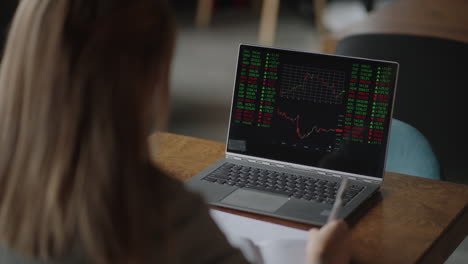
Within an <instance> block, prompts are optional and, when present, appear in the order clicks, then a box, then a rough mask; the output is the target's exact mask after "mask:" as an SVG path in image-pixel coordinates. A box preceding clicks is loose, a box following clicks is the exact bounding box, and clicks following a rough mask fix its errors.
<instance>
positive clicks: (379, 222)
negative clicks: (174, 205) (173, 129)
mask: <svg viewBox="0 0 468 264" xmlns="http://www.w3.org/2000/svg"><path fill="white" fill-rule="evenodd" d="M149 142H150V144H151V146H156V145H157V143H158V142H159V143H160V144H159V145H160V147H159V149H160V151H159V153H157V152H156V151H153V158H154V160H155V161H156V163H157V164H158V165H159V166H160V167H161V168H162V169H163V170H164V171H166V172H168V173H169V174H170V175H173V176H175V177H177V178H178V179H180V180H182V181H186V180H188V179H190V178H191V177H192V176H194V175H196V174H197V173H199V172H200V171H201V170H203V169H205V168H206V167H208V166H209V165H211V164H212V163H214V162H215V161H217V160H218V159H220V158H222V157H224V151H225V144H223V143H220V142H214V141H209V140H202V139H197V138H191V137H186V136H180V135H174V134H166V133H161V134H158V135H156V134H155V135H153V136H151V137H150V139H149ZM381 193H382V197H383V200H382V201H380V202H378V203H377V204H376V205H375V206H374V207H372V208H371V209H370V210H369V211H368V212H367V214H366V215H364V216H363V217H362V218H360V220H359V222H358V223H357V224H356V225H355V226H354V227H353V228H352V236H353V255H354V260H355V261H356V263H383V264H385V263H389V264H397V263H398V264H404V263H443V261H444V260H445V259H447V258H448V256H449V255H450V254H451V253H452V251H453V250H454V249H455V248H456V247H457V245H458V244H460V242H461V241H462V240H463V239H464V238H465V236H466V235H467V234H468V186H465V185H458V184H453V183H449V182H440V181H435V180H428V179H423V178H418V177H412V176H406V175H399V174H395V173H387V174H386V175H385V180H384V184H383V187H382V191H381ZM225 211H228V212H233V213H236V214H239V215H243V216H248V217H252V218H257V219H262V220H265V221H269V222H274V223H279V224H284V225H288V226H291V227H295V228H301V229H308V228H310V226H308V225H304V224H298V223H294V222H290V221H285V220H279V219H275V218H271V217H265V216H259V215H255V214H250V213H243V212H239V211H235V210H225Z"/></svg>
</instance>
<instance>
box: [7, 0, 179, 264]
mask: <svg viewBox="0 0 468 264" xmlns="http://www.w3.org/2000/svg"><path fill="white" fill-rule="evenodd" d="M167 5H168V4H167V3H166V1H163V0H160V1H159V0H131V1H128V0H22V1H21V3H20V5H19V6H18V9H17V12H16V15H15V17H14V20H13V23H12V26H11V29H10V33H9V36H8V39H7V43H6V47H5V51H4V56H3V59H2V62H1V66H0V128H1V131H0V150H1V155H0V243H2V246H6V247H9V248H12V249H14V250H16V251H18V252H21V253H25V254H29V255H33V256H36V257H40V258H43V259H45V258H54V257H59V256H63V255H66V254H68V253H69V252H70V250H72V248H73V247H74V246H75V245H79V246H80V247H83V249H84V250H86V252H87V255H88V256H89V257H90V258H91V260H92V261H93V262H95V263H128V262H138V261H142V260H144V259H146V258H148V257H151V256H150V255H151V252H150V251H151V250H150V248H152V247H154V246H155V245H157V244H158V243H160V246H163V245H167V241H166V240H167V239H168V232H170V231H168V230H167V227H168V223H167V221H169V220H168V215H169V213H168V209H167V208H166V207H165V206H164V204H165V203H164V202H161V201H164V197H165V194H164V186H163V184H162V180H161V179H162V177H158V176H159V173H158V172H157V171H156V170H155V169H153V168H152V166H151V165H150V160H149V154H148V147H147V142H146V136H147V133H148V132H149V129H150V125H149V124H148V122H149V118H150V116H151V115H150V112H151V109H150V106H151V105H152V104H153V103H154V104H156V106H159V107H160V109H161V110H162V109H163V108H164V106H163V105H164V104H165V100H164V99H165V98H166V97H167V94H166V92H167V91H166V88H167V76H168V68H169V66H168V64H169V61H170V58H171V53H172V46H173V28H172V20H171V17H170V15H169V8H168V6H167ZM154 98H156V100H154ZM158 199H159V202H158V203H156V202H155V201H157V200H158Z"/></svg>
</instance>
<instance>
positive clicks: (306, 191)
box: [186, 45, 399, 226]
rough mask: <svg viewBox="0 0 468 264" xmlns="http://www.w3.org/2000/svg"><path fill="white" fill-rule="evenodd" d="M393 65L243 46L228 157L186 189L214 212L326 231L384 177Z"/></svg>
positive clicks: (369, 194) (395, 71) (374, 190)
mask: <svg viewBox="0 0 468 264" xmlns="http://www.w3.org/2000/svg"><path fill="white" fill-rule="evenodd" d="M398 68H399V65H398V63H396V62H389V61H381V60H370V59H364V58H354V57H345V56H334V55H325V54H315V53H306V52H300V51H292V50H285V49H277V48H270V47H260V46H251V45H240V47H239V57H238V63H237V74H236V80H235V86H234V93H233V96H232V107H231V117H230V122H229V132H228V138H227V144H226V145H227V148H226V156H225V158H223V159H221V160H219V161H218V162H216V163H215V164H213V165H212V166H210V167H209V168H207V169H205V170H203V171H202V172H201V173H199V174H198V175H196V176H194V177H193V178H192V179H190V180H189V181H188V182H186V186H187V187H188V188H189V189H191V190H194V191H197V192H200V193H201V194H202V195H203V196H204V198H205V199H206V201H207V202H208V203H209V204H211V205H215V206H221V207H226V208H232V209H237V210H242V211H247V212H253V213H257V214H262V215H268V216H273V217H277V218H283V219H288V220H293V221H297V222H301V223H307V224H313V225H319V226H320V225H324V224H325V223H326V221H327V218H328V216H329V214H330V210H331V208H332V205H333V202H334V200H335V196H336V193H337V190H338V188H339V186H340V183H341V181H342V180H343V179H344V178H347V179H348V181H349V187H348V188H347V189H346V192H345V194H344V196H343V208H342V210H341V212H340V214H339V215H338V217H339V218H343V219H346V218H348V217H349V216H350V215H352V213H353V212H355V211H356V210H357V209H358V208H359V207H360V206H361V205H362V204H363V203H364V202H365V201H367V200H368V199H369V198H370V197H372V196H373V195H374V194H375V193H377V192H378V190H379V188H380V186H381V184H382V181H383V176H384V170H385V162H386V155H387V149H388V146H387V145H388V138H389V132H390V125H391V117H392V109H393V104H394V97H395V87H396V82H397V77H398Z"/></svg>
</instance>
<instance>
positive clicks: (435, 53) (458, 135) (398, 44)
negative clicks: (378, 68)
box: [336, 34, 468, 182]
mask: <svg viewBox="0 0 468 264" xmlns="http://www.w3.org/2000/svg"><path fill="white" fill-rule="evenodd" d="M336 53H337V54H341V55H347V56H357V57H366V58H372V59H381V60H391V61H397V62H399V64H400V72H399V79H398V85H397V94H396V102H395V108H394V118H397V119H399V120H401V121H403V122H406V123H408V124H410V125H411V126H413V127H415V128H416V129H417V130H419V131H421V132H422V134H424V135H425V136H426V137H427V139H428V141H429V142H430V144H431V145H432V148H433V150H434V152H435V154H436V155H437V158H438V159H439V161H440V164H441V171H442V175H443V176H444V177H446V178H447V179H448V180H453V181H458V182H467V180H468V178H464V179H456V178H457V176H458V177H460V176H459V175H468V166H464V165H463V164H464V163H465V162H466V160H467V156H468V155H467V154H466V150H467V147H468V140H466V132H465V131H464V129H463V128H464V126H465V125H464V122H465V120H466V114H467V112H468V111H467V109H466V107H465V104H466V99H465V94H466V93H465V90H466V89H467V88H468V86H467V82H466V76H467V67H466V66H463V65H466V63H467V61H468V44H465V43H461V42H457V41H452V40H447V39H439V38H432V37H422V36H411V35H396V34H362V35H354V36H349V37H346V38H344V39H343V40H341V41H340V42H339V43H338V47H337V50H336ZM457 62H458V63H457Z"/></svg>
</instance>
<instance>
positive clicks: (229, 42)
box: [169, 0, 394, 141]
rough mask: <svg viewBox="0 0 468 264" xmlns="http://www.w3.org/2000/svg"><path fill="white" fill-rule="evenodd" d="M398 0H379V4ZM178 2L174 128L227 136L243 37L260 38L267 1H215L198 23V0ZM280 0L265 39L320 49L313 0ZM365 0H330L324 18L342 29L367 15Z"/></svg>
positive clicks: (251, 40) (205, 135)
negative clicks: (271, 32) (272, 30)
mask: <svg viewBox="0 0 468 264" xmlns="http://www.w3.org/2000/svg"><path fill="white" fill-rule="evenodd" d="M393 1H394V0H376V1H375V5H374V10H375V9H380V8H382V7H384V6H385V5H386V4H388V3H391V2H393ZM174 2H175V3H174V6H175V10H176V13H177V22H178V25H179V27H178V41H177V49H176V53H175V60H174V65H173V71H172V87H171V91H172V116H171V122H170V129H169V131H170V132H173V133H178V134H183V135H189V136H194V137H200V138H205V139H211V140H217V141H225V140H226V135H227V127H228V121H229V120H228V119H229V110H230V104H231V96H232V92H233V87H234V77H235V70H236V63H237V52H238V46H239V44H240V43H245V44H260V43H259V41H258V40H259V27H260V24H261V21H260V20H261V15H262V2H263V1H251V0H244V1H242V0H216V1H213V5H214V7H213V10H212V18H211V19H210V21H209V22H208V23H206V24H202V25H200V24H197V11H198V10H197V8H198V3H197V1H182V0H180V1H174ZM187 2H189V3H187ZM201 2H203V1H201ZM267 2H268V1H267ZM279 2H280V6H279V8H278V15H277V28H276V30H275V37H274V42H273V43H263V44H267V45H268V44H272V45H274V46H275V47H281V48H287V49H296V50H302V51H311V52H320V51H321V36H322V34H321V33H320V29H319V28H318V27H317V25H316V24H317V23H315V21H316V13H315V12H314V11H315V10H314V3H313V1H311V0H306V1H304V0H287V1H279ZM365 2H366V1H362V0H334V1H328V2H327V5H326V7H325V8H324V10H323V19H322V21H323V23H324V25H325V26H326V29H327V30H328V31H330V32H338V31H340V30H343V29H345V28H346V27H347V26H348V25H351V24H352V23H354V22H357V21H359V20H362V19H364V18H365V17H366V16H367V10H366V6H365ZM273 13H274V12H273ZM202 23H203V22H202Z"/></svg>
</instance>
